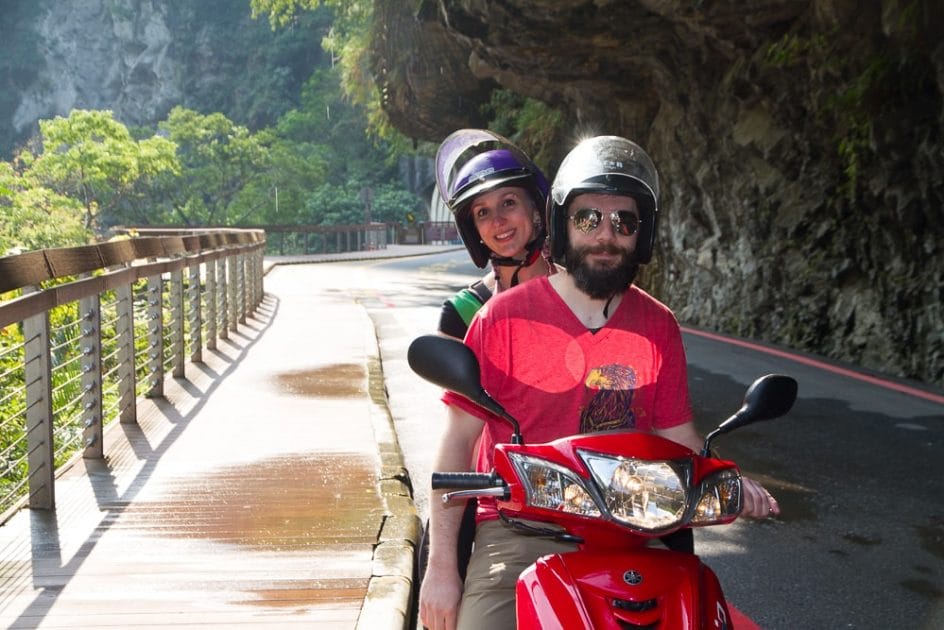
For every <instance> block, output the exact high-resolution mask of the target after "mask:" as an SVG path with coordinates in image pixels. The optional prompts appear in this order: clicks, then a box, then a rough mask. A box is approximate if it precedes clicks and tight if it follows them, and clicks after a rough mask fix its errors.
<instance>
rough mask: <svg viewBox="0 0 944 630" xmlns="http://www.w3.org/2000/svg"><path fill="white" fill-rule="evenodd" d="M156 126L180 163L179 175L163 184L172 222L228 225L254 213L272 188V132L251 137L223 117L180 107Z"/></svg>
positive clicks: (263, 132)
mask: <svg viewBox="0 0 944 630" xmlns="http://www.w3.org/2000/svg"><path fill="white" fill-rule="evenodd" d="M159 126H160V128H161V130H162V131H163V132H164V133H166V134H167V137H168V138H169V140H170V142H172V143H173V144H174V145H175V146H176V147H177V159H178V160H179V163H180V172H179V175H177V176H175V177H173V178H168V179H165V181H164V190H165V191H166V192H167V194H168V195H169V197H170V199H171V200H172V217H171V218H170V219H171V222H173V223H182V224H184V225H219V224H222V225H232V224H235V223H243V222H245V221H247V220H248V219H249V218H250V217H252V216H253V215H254V213H256V211H257V210H258V209H259V203H260V202H259V194H258V191H260V190H266V189H268V188H271V187H272V186H274V183H273V182H272V174H271V166H272V155H271V145H272V143H273V142H274V140H275V139H274V137H273V136H272V134H271V133H270V132H268V131H265V130H264V131H260V132H258V133H252V132H250V131H249V129H247V128H246V127H243V126H241V125H237V124H235V123H233V122H232V121H231V120H229V119H228V118H227V117H226V116H224V115H223V114H220V113H214V114H209V115H204V114H200V113H198V112H195V111H193V110H190V109H186V108H183V107H179V106H178V107H175V108H174V109H172V110H171V111H170V113H169V114H168V116H167V119H166V120H165V121H163V122H161V123H160V125H159Z"/></svg>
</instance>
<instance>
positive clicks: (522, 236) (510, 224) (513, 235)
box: [470, 186, 537, 258]
mask: <svg viewBox="0 0 944 630" xmlns="http://www.w3.org/2000/svg"><path fill="white" fill-rule="evenodd" d="M470 211H471V212H472V219H473V221H475V227H476V229H477V230H478V232H479V238H480V239H482V242H483V243H485V246H486V247H488V248H489V249H490V250H492V251H493V252H495V254H496V255H498V256H501V257H503V258H523V257H524V255H525V246H526V245H527V244H528V243H529V242H530V241H531V240H532V239H533V238H534V234H535V230H534V221H535V214H536V212H537V209H536V208H535V206H534V201H533V200H532V199H531V195H529V194H528V191H527V190H525V189H524V188H518V187H517V186H504V187H502V188H496V189H495V190H491V191H489V192H485V193H482V194H481V195H479V196H478V197H476V198H475V199H474V200H473V201H472V205H471V207H470Z"/></svg>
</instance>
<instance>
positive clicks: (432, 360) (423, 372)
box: [406, 335, 521, 444]
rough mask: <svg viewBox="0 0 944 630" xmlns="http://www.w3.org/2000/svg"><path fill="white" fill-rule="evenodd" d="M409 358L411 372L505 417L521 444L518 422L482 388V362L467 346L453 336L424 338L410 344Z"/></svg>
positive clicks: (407, 356) (421, 337)
mask: <svg viewBox="0 0 944 630" xmlns="http://www.w3.org/2000/svg"><path fill="white" fill-rule="evenodd" d="M406 359H407V363H409V364H410V369H412V370H413V371H414V372H416V373H417V374H419V375H420V376H422V377H423V378H424V379H426V380H427V381H429V382H430V383H432V384H434V385H439V386H440V387H442V388H444V389H448V390H449V391H452V392H455V393H457V394H459V395H460V396H464V397H466V398H468V399H469V400H471V401H472V402H474V403H475V404H476V405H478V406H479V407H482V408H483V409H486V410H488V411H491V412H492V413H493V414H495V415H497V416H499V417H500V418H504V419H505V420H506V421H507V422H508V423H509V424H510V425H511V427H512V430H513V432H514V434H513V436H512V440H511V441H512V443H513V444H520V443H521V435H520V431H519V429H518V421H517V420H515V419H514V417H512V416H511V415H510V414H509V413H508V412H507V411H505V409H504V408H503V407H502V406H501V405H500V404H498V402H497V401H496V400H495V399H494V398H492V397H491V396H489V395H488V393H487V392H486V391H485V390H484V389H482V381H481V377H480V373H479V360H478V359H477V358H476V356H475V353H474V352H472V350H471V349H470V348H469V347H468V346H467V345H465V344H464V343H462V342H461V341H459V340H457V339H453V338H452V337H443V336H441V335H422V336H420V337H417V338H416V339H414V340H413V342H412V343H411V344H410V347H409V349H408V350H407V353H406Z"/></svg>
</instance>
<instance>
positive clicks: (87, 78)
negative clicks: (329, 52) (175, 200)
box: [0, 0, 330, 155]
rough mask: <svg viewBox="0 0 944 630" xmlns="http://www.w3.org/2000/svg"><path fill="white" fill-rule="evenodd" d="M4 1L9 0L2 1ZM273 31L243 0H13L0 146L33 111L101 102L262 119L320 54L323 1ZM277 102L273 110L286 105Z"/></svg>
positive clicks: (143, 120)
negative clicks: (296, 23) (295, 22)
mask: <svg viewBox="0 0 944 630" xmlns="http://www.w3.org/2000/svg"><path fill="white" fill-rule="evenodd" d="M7 4H8V5H9V6H7ZM301 19H302V22H301V24H300V25H299V27H298V28H295V29H289V30H283V31H278V32H273V31H272V30H271V28H270V27H269V24H268V21H267V20H265V19H260V20H252V19H251V17H250V8H249V0H244V1H242V0H202V1H201V2H190V1H189V0H83V1H82V2H57V1H55V0H12V1H11V2H9V3H5V5H4V23H3V25H2V26H0V34H2V35H5V37H4V38H0V41H2V43H0V54H2V55H3V57H6V58H5V59H4V58H2V57H0V86H2V88H0V155H7V154H11V153H12V150H13V148H14V146H15V145H16V144H17V143H19V142H22V141H23V140H25V139H26V138H27V137H28V136H29V135H31V134H33V133H35V132H36V121H37V120H39V119H43V118H52V117H54V116H65V115H68V113H69V112H70V111H71V110H72V109H74V108H79V109H110V110H112V111H114V113H115V116H116V118H118V119H119V120H121V121H122V122H123V123H125V124H126V125H143V124H153V123H155V122H157V121H159V120H161V119H162V118H163V117H164V116H165V115H166V114H167V112H168V111H169V110H170V109H171V108H172V107H173V106H175V105H183V106H185V107H189V108H192V109H196V110H198V111H201V112H204V113H209V112H212V111H220V112H223V113H225V114H226V115H227V116H229V117H230V118H232V119H233V120H235V121H237V122H239V123H240V124H248V125H250V126H253V127H258V126H262V125H266V124H272V123H273V122H274V121H275V120H276V119H277V117H278V115H279V114H280V113H282V112H281V111H273V107H274V106H276V105H281V106H282V107H284V109H287V108H288V107H290V106H291V104H292V103H293V102H294V101H295V100H296V99H297V95H298V93H299V91H300V90H299V88H300V85H301V82H302V81H304V80H305V79H306V78H307V77H308V76H309V75H310V73H311V70H312V68H313V67H315V66H316V65H317V64H318V60H319V59H320V58H321V57H322V56H323V55H324V53H323V51H322V49H321V45H320V42H321V38H322V37H323V35H324V34H325V32H326V29H327V26H328V25H329V20H330V16H329V14H328V13H327V12H321V13H320V14H310V13H309V14H304V15H303V16H302V18H301ZM284 109H283V110H282V111H284Z"/></svg>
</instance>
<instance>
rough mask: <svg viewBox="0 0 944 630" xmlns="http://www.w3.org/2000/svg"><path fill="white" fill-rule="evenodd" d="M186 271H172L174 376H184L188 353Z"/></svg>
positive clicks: (172, 369)
mask: <svg viewBox="0 0 944 630" xmlns="http://www.w3.org/2000/svg"><path fill="white" fill-rule="evenodd" d="M184 317H185V315H184V272H183V271H182V270H181V269H177V270H175V271H171V272H170V321H171V325H172V326H173V327H174V343H173V344H171V348H170V365H171V374H173V376H174V378H183V377H184V363H185V360H186V356H185V355H186V353H187V343H186V342H187V339H186V337H185V333H184V331H185V326H184Z"/></svg>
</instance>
